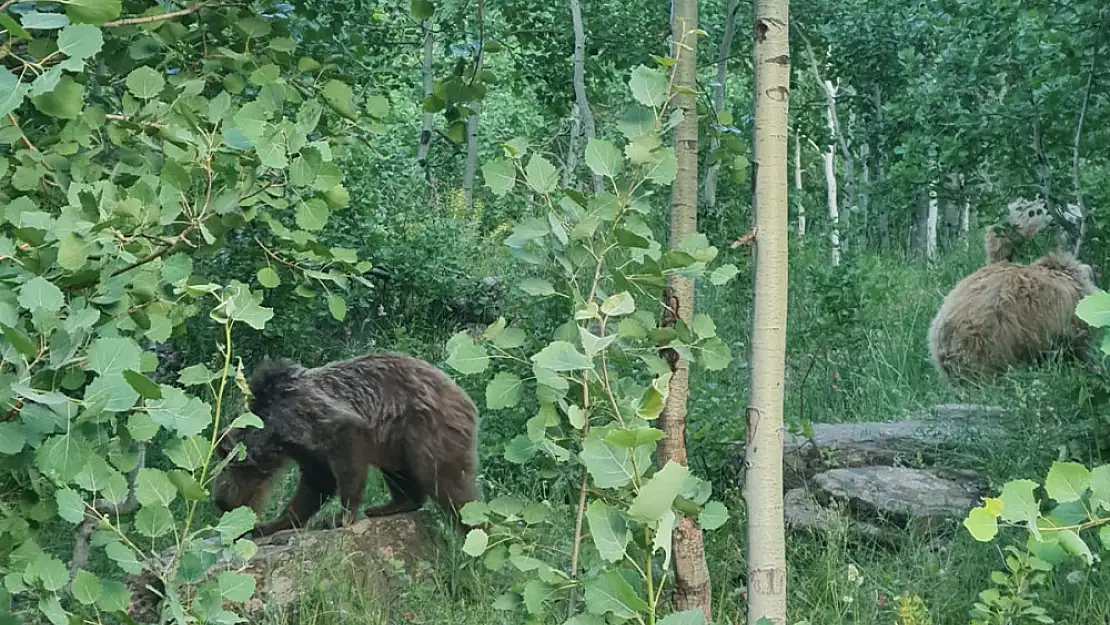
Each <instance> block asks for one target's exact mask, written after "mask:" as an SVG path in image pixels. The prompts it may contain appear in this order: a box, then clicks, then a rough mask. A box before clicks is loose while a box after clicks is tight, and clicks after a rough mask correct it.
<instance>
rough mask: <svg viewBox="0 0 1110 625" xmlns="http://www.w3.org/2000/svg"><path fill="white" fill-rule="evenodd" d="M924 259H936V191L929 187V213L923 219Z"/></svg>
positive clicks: (931, 186)
mask: <svg viewBox="0 0 1110 625" xmlns="http://www.w3.org/2000/svg"><path fill="white" fill-rule="evenodd" d="M925 259H926V260H928V261H929V262H933V261H935V260H936V259H937V189H936V186H934V185H933V184H930V185H929V213H928V215H927V216H926V217H925Z"/></svg>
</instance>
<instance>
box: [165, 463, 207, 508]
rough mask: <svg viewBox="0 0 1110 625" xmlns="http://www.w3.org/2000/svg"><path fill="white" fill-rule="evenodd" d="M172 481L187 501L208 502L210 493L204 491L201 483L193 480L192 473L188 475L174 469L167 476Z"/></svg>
mask: <svg viewBox="0 0 1110 625" xmlns="http://www.w3.org/2000/svg"><path fill="white" fill-rule="evenodd" d="M166 475H167V476H168V477H169V478H170V481H171V482H173V486H174V488H176V489H177V492H179V493H181V496H182V497H183V498H184V499H185V501H207V500H208V493H206V492H205V491H204V488H202V487H201V485H200V483H199V482H197V481H196V479H195V478H193V476H192V474H191V473H186V472H185V471H182V470H181V469H174V470H173V471H170V472H169V473H167V474H166Z"/></svg>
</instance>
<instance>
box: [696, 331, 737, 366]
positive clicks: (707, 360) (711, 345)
mask: <svg viewBox="0 0 1110 625" xmlns="http://www.w3.org/2000/svg"><path fill="white" fill-rule="evenodd" d="M698 347H699V348H700V349H701V364H702V366H703V367H705V368H706V369H707V370H709V371H720V370H721V369H724V368H726V367H728V365H729V363H731V362H732V352H731V350H729V348H728V345H726V344H725V342H724V341H723V340H721V337H719V336H715V337H713V338H711V339H709V340H708V341H706V342H705V343H703V344H701V345H699V346H698Z"/></svg>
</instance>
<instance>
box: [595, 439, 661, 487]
mask: <svg viewBox="0 0 1110 625" xmlns="http://www.w3.org/2000/svg"><path fill="white" fill-rule="evenodd" d="M579 458H580V459H581V460H582V463H583V464H585V465H586V470H587V471H589V473H590V477H592V478H593V481H594V486H596V487H597V488H620V487H622V486H625V485H626V484H629V483H631V482H632V479H633V478H634V477H636V473H637V471H636V469H637V467H634V466H633V462H632V455H631V454H630V453H629V452H628V450H627V449H623V448H620V447H617V446H615V445H612V444H611V443H609V442H607V441H605V440H603V439H601V438H597V437H588V438H587V439H586V442H585V443H583V444H582V453H580V454H579ZM643 468H646V467H643Z"/></svg>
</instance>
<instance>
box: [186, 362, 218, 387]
mask: <svg viewBox="0 0 1110 625" xmlns="http://www.w3.org/2000/svg"><path fill="white" fill-rule="evenodd" d="M218 377H220V376H218V375H217V374H215V373H213V372H211V371H209V370H208V367H206V366H204V365H202V364H200V365H190V366H188V367H185V368H184V369H182V370H181V373H180V374H179V375H178V376H177V382H178V384H184V385H185V386H200V385H202V384H208V383H209V382H211V381H213V380H215V379H216V378H218Z"/></svg>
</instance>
